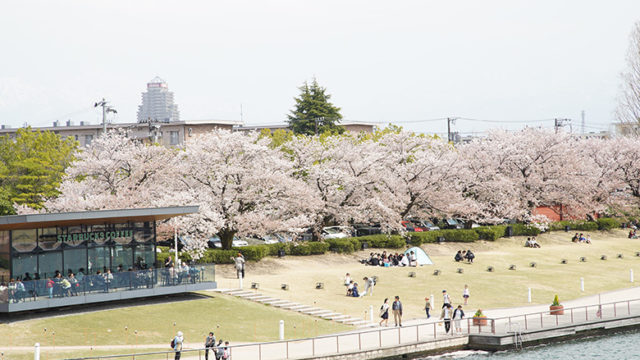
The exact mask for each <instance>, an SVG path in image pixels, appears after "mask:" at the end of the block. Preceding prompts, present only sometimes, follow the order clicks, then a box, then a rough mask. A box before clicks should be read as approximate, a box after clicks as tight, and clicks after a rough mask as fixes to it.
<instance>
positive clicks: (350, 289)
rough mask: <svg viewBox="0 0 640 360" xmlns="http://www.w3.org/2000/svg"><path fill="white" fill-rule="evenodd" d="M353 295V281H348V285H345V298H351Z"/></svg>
mask: <svg viewBox="0 0 640 360" xmlns="http://www.w3.org/2000/svg"><path fill="white" fill-rule="evenodd" d="M351 294H353V280H349V285H347V296H351Z"/></svg>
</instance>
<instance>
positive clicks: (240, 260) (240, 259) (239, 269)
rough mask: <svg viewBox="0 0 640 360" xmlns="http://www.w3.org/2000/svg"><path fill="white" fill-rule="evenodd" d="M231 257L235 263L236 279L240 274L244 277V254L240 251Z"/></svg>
mask: <svg viewBox="0 0 640 360" xmlns="http://www.w3.org/2000/svg"><path fill="white" fill-rule="evenodd" d="M232 259H233V261H234V262H235V264H236V265H235V267H236V275H237V276H238V279H240V277H241V276H242V278H243V279H244V256H242V253H238V256H236V257H235V258H232Z"/></svg>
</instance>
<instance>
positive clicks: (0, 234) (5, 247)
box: [0, 231, 9, 253]
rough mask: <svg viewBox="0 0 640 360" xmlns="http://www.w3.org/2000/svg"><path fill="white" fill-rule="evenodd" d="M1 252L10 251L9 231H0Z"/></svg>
mask: <svg viewBox="0 0 640 360" xmlns="http://www.w3.org/2000/svg"><path fill="white" fill-rule="evenodd" d="M0 252H3V253H8V252H9V231H0Z"/></svg>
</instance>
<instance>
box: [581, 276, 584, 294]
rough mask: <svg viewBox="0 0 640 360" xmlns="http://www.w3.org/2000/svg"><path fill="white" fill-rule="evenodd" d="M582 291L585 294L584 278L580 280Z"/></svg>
mask: <svg viewBox="0 0 640 360" xmlns="http://www.w3.org/2000/svg"><path fill="white" fill-rule="evenodd" d="M580 291H582V292H584V278H580Z"/></svg>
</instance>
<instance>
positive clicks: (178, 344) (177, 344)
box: [173, 331, 184, 360]
mask: <svg viewBox="0 0 640 360" xmlns="http://www.w3.org/2000/svg"><path fill="white" fill-rule="evenodd" d="M183 342H184V336H183V335H182V331H178V334H177V335H176V337H175V338H173V351H175V352H176V357H175V360H180V352H181V351H182V343H183Z"/></svg>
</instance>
